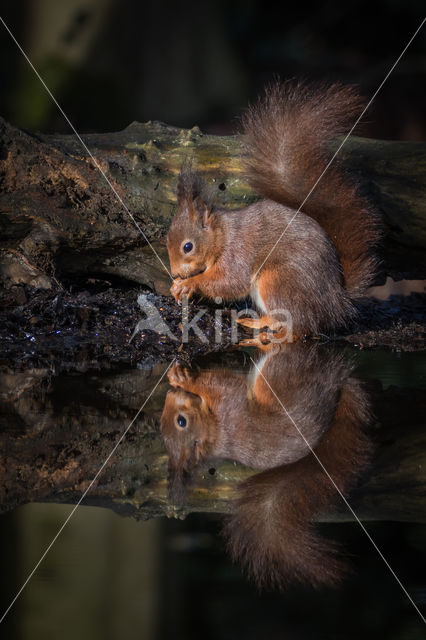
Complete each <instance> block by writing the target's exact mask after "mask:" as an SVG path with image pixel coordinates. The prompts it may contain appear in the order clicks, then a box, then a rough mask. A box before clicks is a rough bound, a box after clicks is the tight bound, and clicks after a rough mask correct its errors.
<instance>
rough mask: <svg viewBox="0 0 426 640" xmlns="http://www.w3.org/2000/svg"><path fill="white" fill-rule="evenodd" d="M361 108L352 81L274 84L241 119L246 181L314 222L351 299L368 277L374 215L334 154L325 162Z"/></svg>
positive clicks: (375, 224) (373, 261)
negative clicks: (332, 252)
mask: <svg viewBox="0 0 426 640" xmlns="http://www.w3.org/2000/svg"><path fill="white" fill-rule="evenodd" d="M362 105H363V103H362V100H361V98H360V97H359V95H358V94H357V92H356V91H355V89H354V88H353V87H351V86H342V85H339V84H332V85H329V86H325V85H315V84H305V83H302V82H287V83H284V84H281V83H276V84H274V85H272V86H271V87H269V88H267V89H266V91H265V95H264V97H263V98H260V99H259V100H258V102H257V103H256V104H254V105H253V106H251V107H249V109H248V110H247V112H246V114H245V116H244V117H243V120H242V123H243V134H244V142H245V150H246V155H245V167H246V171H247V175H248V180H249V182H250V184H251V186H252V187H253V188H254V189H255V190H256V191H257V192H258V193H259V194H260V195H261V196H263V197H264V198H268V199H270V200H274V201H276V202H279V203H281V204H284V205H286V206H289V207H292V208H293V209H295V210H296V211H298V210H299V208H300V210H301V211H303V212H304V213H306V214H307V215H309V216H310V217H312V218H314V219H315V220H316V221H317V222H318V223H319V224H320V225H321V227H322V228H323V229H324V230H325V231H326V232H327V234H328V235H329V237H330V239H331V240H332V242H333V244H334V245H335V247H336V249H337V252H338V255H339V258H340V261H341V264H342V268H343V272H344V278H345V286H346V289H347V290H348V292H349V293H350V295H351V297H353V298H356V297H357V296H360V295H362V294H363V293H364V292H365V289H366V287H367V286H368V285H369V284H371V282H372V279H373V277H374V275H375V270H376V258H375V256H374V246H375V245H376V244H377V240H378V238H379V225H378V214H377V212H376V210H375V208H374V207H373V206H372V205H371V204H370V203H369V202H368V200H367V199H366V198H364V197H362V196H361V194H360V192H359V189H358V186H357V184H356V182H355V181H354V180H353V179H352V178H351V177H349V176H348V175H347V174H346V173H345V172H343V171H342V169H341V167H339V164H338V159H337V158H336V159H333V161H332V162H331V163H330V161H331V159H332V156H333V150H332V144H333V142H334V143H335V142H336V138H338V137H339V136H342V135H344V134H347V133H348V131H349V130H350V128H351V126H353V124H354V122H355V121H356V118H357V117H358V116H359V115H360V113H361V110H362ZM329 163H330V164H329ZM283 231H284V228H283Z"/></svg>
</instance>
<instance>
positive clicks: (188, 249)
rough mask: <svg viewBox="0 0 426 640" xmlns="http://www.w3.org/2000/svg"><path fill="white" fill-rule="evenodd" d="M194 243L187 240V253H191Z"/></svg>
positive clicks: (185, 247) (185, 250) (185, 249)
mask: <svg viewBox="0 0 426 640" xmlns="http://www.w3.org/2000/svg"><path fill="white" fill-rule="evenodd" d="M193 246H194V245H193V244H192V242H187V243H186V244H184V245H183V250H184V252H185V253H189V252H190V251H192V247H193Z"/></svg>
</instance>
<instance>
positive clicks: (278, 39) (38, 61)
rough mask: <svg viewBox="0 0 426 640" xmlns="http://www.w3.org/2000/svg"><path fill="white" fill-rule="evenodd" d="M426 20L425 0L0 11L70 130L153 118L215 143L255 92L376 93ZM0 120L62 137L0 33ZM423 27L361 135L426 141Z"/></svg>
mask: <svg viewBox="0 0 426 640" xmlns="http://www.w3.org/2000/svg"><path fill="white" fill-rule="evenodd" d="M423 14H424V1H423V0H387V1H384V0H382V1H380V0H379V1H377V2H371V1H370V2H367V1H365V0H345V2H309V1H305V2H303V3H302V2H289V1H286V0H283V1H282V2H261V1H260V0H216V1H215V2H203V1H198V2H195V1H193V0H179V2H176V1H175V2H172V1H168V0H142V1H139V2H138V1H135V0H121V1H117V0H27V1H24V0H21V1H18V2H10V0H6V1H4V0H3V2H2V4H1V15H2V17H3V18H4V19H5V21H6V22H7V24H8V26H9V27H10V29H11V30H12V31H13V33H14V34H15V36H16V37H17V39H18V40H19V42H20V43H21V44H22V46H23V47H24V49H25V51H26V52H27V53H28V55H29V57H30V59H31V60H32V61H33V63H34V64H35V66H36V67H37V69H38V70H39V72H40V73H41V75H42V77H43V78H44V79H45V81H46V83H47V84H48V86H49V88H50V89H51V90H52V92H53V94H54V95H55V97H56V98H57V100H58V101H59V103H60V104H61V106H62V107H63V109H64V110H65V112H66V113H67V115H68V116H69V118H70V119H71V121H72V122H73V124H74V125H75V126H76V128H77V129H78V130H79V131H82V132H87V131H109V130H119V129H122V128H124V127H125V126H127V125H128V124H129V123H130V122H132V121H133V120H139V121H146V120H149V119H152V120H162V121H165V122H167V123H169V124H174V125H179V126H184V127H191V126H193V125H195V124H197V125H199V126H200V127H201V128H202V129H204V130H205V131H209V132H214V133H228V132H230V131H233V130H235V128H236V116H237V115H238V114H239V113H240V112H241V110H242V108H244V105H246V104H247V101H248V100H250V99H252V98H254V97H255V96H256V94H257V93H258V92H259V91H260V89H261V87H262V86H263V85H264V83H265V82H267V81H269V80H271V79H272V78H273V77H274V75H276V74H279V75H280V76H281V77H282V78H288V77H300V76H303V77H306V78H315V79H325V80H340V81H342V82H349V83H356V84H358V85H360V87H361V91H362V92H363V93H364V95H365V96H367V97H370V96H372V94H373V93H374V91H375V90H376V89H377V87H378V86H379V84H380V83H381V81H382V80H383V78H384V77H385V75H386V74H387V72H388V71H389V69H390V67H391V66H392V64H393V63H394V62H395V60H396V59H397V57H398V56H399V55H400V53H401V52H402V50H403V49H404V47H405V46H406V44H407V43H408V41H409V39H410V37H411V36H412V35H413V33H414V32H415V30H416V28H417V27H418V26H419V25H420V23H421V20H422V17H423ZM0 56H1V60H2V64H1V72H0V74H1V75H0V86H1V95H2V99H1V108H0V115H2V116H3V117H5V118H6V119H7V120H9V121H11V122H12V123H13V124H16V125H18V126H20V127H23V128H27V129H29V130H41V131H61V132H68V131H69V127H68V125H67V124H66V122H65V121H64V119H63V117H62V116H61V114H60V113H59V112H58V110H57V108H56V107H55V105H54V104H53V103H52V100H51V99H50V97H49V96H48V95H47V93H46V92H45V90H44V89H43V87H42V86H41V84H40V82H39V80H38V79H37V78H36V77H35V75H34V72H33V71H32V70H31V69H30V67H29V66H28V64H27V62H26V61H25V60H24V58H23V56H22V54H21V53H20V52H19V51H18V49H17V47H16V45H15V44H14V43H13V42H12V40H11V38H10V36H9V35H8V34H7V33H6V31H5V29H4V27H3V26H2V25H0ZM425 71H426V29H423V30H422V31H421V32H420V33H419V34H418V35H417V37H416V39H415V40H414V42H413V43H412V45H411V46H410V47H409V49H408V51H407V52H406V54H405V55H404V57H403V59H402V60H401V62H400V63H399V64H398V66H397V68H396V69H395V71H394V72H393V73H392V75H391V76H390V78H389V80H388V81H387V83H386V84H385V86H384V87H383V89H382V91H381V92H380V95H379V96H378V97H377V99H376V100H375V102H374V105H373V107H372V108H371V109H370V110H369V112H368V113H367V115H366V117H365V120H366V126H365V127H364V129H363V132H364V133H367V134H368V135H372V136H374V137H377V138H389V139H403V140H424V139H425V138H426V120H425V113H426V91H425Z"/></svg>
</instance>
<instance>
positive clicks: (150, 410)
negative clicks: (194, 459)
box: [0, 354, 426, 522]
mask: <svg viewBox="0 0 426 640" xmlns="http://www.w3.org/2000/svg"><path fill="white" fill-rule="evenodd" d="M367 356H368V354H367ZM232 358H234V360H235V361H234V360H232V359H230V356H228V365H229V366H233V367H236V366H237V367H238V366H240V364H241V357H240V358H239V359H238V358H237V356H236V355H235V356H232ZM386 361H387V360H386ZM410 362H413V360H412V358H410ZM422 362H423V361H419V366H423V365H422V364H421V363H422ZM363 367H364V369H365V370H366V371H369V372H370V373H371V378H370V381H369V382H368V387H367V388H368V390H369V394H370V397H371V400H372V405H373V407H374V413H375V416H376V419H375V423H374V424H373V425H372V426H371V428H370V431H369V435H370V436H371V439H372V441H373V442H374V444H375V454H374V457H373V461H372V464H371V466H370V468H369V469H368V470H367V472H366V473H364V475H363V476H362V477H361V478H360V481H359V483H358V488H357V489H356V490H355V491H354V492H353V493H352V494H351V495H350V498H349V501H350V504H351V506H352V507H353V508H354V510H355V512H356V513H357V515H358V516H359V517H360V518H362V519H365V520H368V519H374V520H401V521H403V520H406V521H415V522H426V511H425V495H426V459H425V452H426V434H425V431H424V428H423V426H422V424H421V422H422V420H421V418H422V416H424V415H425V410H426V407H425V395H424V390H422V389H420V388H419V389H416V388H403V387H396V386H392V387H389V388H388V389H386V390H383V389H382V385H381V383H380V382H379V381H378V380H376V379H375V375H374V373H373V371H372V368H371V362H370V357H369V356H368V357H366V358H365V360H364V364H363ZM164 370H165V365H157V366H154V368H152V369H145V370H144V369H121V370H120V369H118V370H117V369H115V370H114V369H111V370H110V371H106V370H103V371H93V370H91V371H87V372H86V373H85V374H84V375H80V376H76V375H75V372H71V373H66V372H64V373H62V374H61V375H59V376H56V377H55V376H52V374H51V372H50V371H48V370H42V369H38V370H36V369H32V370H28V371H21V372H12V371H11V372H9V373H7V372H5V373H4V374H3V375H2V376H1V386H2V389H3V392H2V399H3V408H2V414H1V422H2V425H1V429H0V444H1V446H0V451H1V454H0V504H1V505H2V506H1V510H2V511H7V510H10V509H13V508H15V507H16V506H18V505H20V504H23V503H26V502H69V503H73V504H75V503H76V502H78V500H79V499H80V497H81V494H82V493H83V492H84V491H85V490H86V489H87V488H88V487H89V485H90V483H91V481H92V479H93V478H94V476H95V474H96V473H97V471H98V470H99V469H100V467H101V466H102V464H103V462H104V460H105V459H106V458H107V456H108V454H109V453H110V452H111V451H112V449H113V447H114V445H115V444H116V443H117V441H118V440H119V438H120V436H121V435H122V434H123V432H124V430H125V428H126V426H127V425H129V424H130V422H131V421H132V420H133V418H134V417H135V415H136V413H137V412H138V410H139V409H140V407H141V406H142V405H143V404H144V402H145V401H146V399H147V396H148V394H149V393H150V392H151V391H152V389H153V387H154V385H155V384H156V383H157V382H159V381H160V378H161V375H162V374H163V373H164ZM167 388H168V383H167V378H166V377H164V378H163V379H162V380H161V381H160V383H159V384H158V386H157V387H156V389H155V392H154V394H153V395H152V397H150V399H149V402H148V403H146V405H145V406H144V409H143V411H142V412H141V414H140V415H139V416H138V418H137V420H136V421H135V423H134V424H133V426H132V427H131V429H130V430H129V431H128V433H127V435H126V437H125V438H124V440H123V441H122V443H121V444H120V445H119V447H118V448H117V450H116V451H115V453H114V455H113V456H112V457H111V459H110V461H109V462H108V464H107V466H106V467H105V468H104V469H103V471H102V473H101V475H100V476H99V478H98V480H97V481H96V483H95V484H94V486H93V487H91V489H90V492H89V493H88V496H87V498H86V499H85V502H84V504H97V505H100V506H104V507H107V508H110V509H113V510H115V511H117V512H119V513H122V514H124V515H130V516H132V517H135V518H140V519H148V518H152V517H156V516H161V515H169V516H170V515H173V516H176V517H184V516H185V515H187V514H189V513H191V512H197V511H198V512H201V511H203V512H211V513H226V512H228V511H229V509H230V508H231V504H232V499H233V498H234V497H235V495H236V490H237V487H238V484H239V483H240V482H241V481H242V480H244V479H245V478H247V477H248V476H249V475H251V474H253V473H255V472H254V471H253V470H252V469H248V468H246V467H243V466H242V465H240V464H236V463H234V462H232V461H226V460H208V461H206V462H205V463H203V464H202V465H201V466H200V467H199V468H198V470H197V471H196V472H195V473H194V476H193V478H192V481H191V483H190V486H189V489H188V493H187V498H186V502H185V504H184V506H182V507H179V508H176V507H173V506H171V505H170V504H169V502H168V498H167V462H168V459H167V454H166V451H165V447H164V444H163V441H162V437H161V434H160V427H159V421H160V416H161V412H162V408H163V403H164V398H165V393H166V390H167ZM318 518H319V519H321V520H327V521H341V520H350V519H351V518H352V516H351V514H350V513H349V512H348V510H347V508H346V507H345V505H344V504H343V502H342V501H341V500H340V499H339V497H338V496H337V495H336V502H335V505H334V507H333V509H332V510H331V511H329V512H327V513H321V514H318Z"/></svg>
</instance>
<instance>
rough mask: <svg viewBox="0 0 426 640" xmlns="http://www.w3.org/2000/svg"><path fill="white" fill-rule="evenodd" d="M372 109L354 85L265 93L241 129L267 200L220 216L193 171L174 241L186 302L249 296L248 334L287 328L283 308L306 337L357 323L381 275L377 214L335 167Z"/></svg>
mask: <svg viewBox="0 0 426 640" xmlns="http://www.w3.org/2000/svg"><path fill="white" fill-rule="evenodd" d="M361 109H362V100H361V99H360V97H359V96H358V94H357V92H356V91H355V89H354V88H353V87H350V86H342V85H339V84H332V85H330V86H325V85H310V84H304V83H302V82H296V83H294V82H287V83H284V84H280V83H276V84H275V85H273V86H271V87H270V88H268V89H266V92H265V95H264V97H263V98H260V99H259V100H258V102H257V103H256V104H254V105H253V106H251V107H250V108H249V109H248V111H247V113H246V114H245V116H244V117H243V120H242V123H243V131H242V133H243V137H242V140H243V145H244V148H245V155H244V157H243V163H244V166H245V170H246V174H247V178H248V182H249V184H250V185H251V186H252V187H253V188H254V190H255V191H256V192H257V193H258V194H259V195H260V196H261V197H262V198H263V199H262V200H259V201H257V202H255V203H254V204H251V205H249V206H248V207H245V208H243V209H239V210H232V211H231V210H223V209H218V208H216V207H215V206H214V204H213V202H212V199H211V196H210V195H209V192H208V189H207V188H206V185H205V184H204V183H203V180H202V178H201V176H200V175H199V174H197V172H195V171H193V170H192V168H191V167H189V166H184V167H183V168H182V171H181V173H180V175H179V179H178V185H177V201H178V208H177V212H176V214H175V216H174V218H173V220H172V223H171V226H170V229H169V232H168V236H167V247H168V253H169V259H170V266H171V272H172V277H173V279H174V281H173V284H172V286H171V289H170V291H171V293H172V295H173V296H174V297H175V299H176V300H177V301H178V302H180V301H181V300H182V298H183V297H184V296H185V295H187V296H188V297H189V296H191V295H192V294H194V293H197V294H201V295H203V296H206V297H208V298H215V297H217V296H219V297H221V298H223V299H224V300H233V299H241V298H245V297H246V296H248V295H250V296H251V297H252V299H253V302H254V303H255V305H256V307H257V308H258V310H259V311H260V312H261V314H262V316H261V317H260V318H259V319H253V318H251V319H250V318H247V319H242V323H243V324H245V325H246V326H250V327H256V328H262V327H273V328H274V329H277V323H278V325H279V320H278V321H277V318H276V317H275V318H274V312H276V311H277V310H282V309H284V310H286V311H287V312H290V314H291V317H292V324H293V331H294V333H295V335H303V334H312V333H317V332H318V331H319V330H320V329H332V328H335V327H337V326H341V325H344V324H345V322H347V321H348V319H350V318H351V317H353V316H354V315H355V307H354V304H353V302H354V300H356V299H357V298H358V297H360V296H362V295H363V294H364V293H365V291H366V288H367V287H368V285H369V284H370V283H371V282H372V279H373V278H374V275H375V268H376V258H375V255H374V247H375V245H376V243H377V240H378V237H379V224H378V214H377V212H376V210H375V208H374V207H373V206H372V204H371V203H369V201H368V200H367V199H366V198H365V197H363V196H362V195H361V194H360V192H359V188H358V185H357V184H356V182H355V180H354V179H353V178H351V177H349V176H348V175H347V173H346V171H344V170H342V168H341V167H340V166H339V163H338V160H337V159H336V160H333V162H332V164H331V165H330V166H329V167H328V168H327V169H326V166H327V163H328V162H329V160H330V159H331V157H332V148H331V147H332V143H333V142H334V141H335V139H336V137H338V136H341V135H343V134H345V133H347V132H348V130H349V129H350V127H351V126H352V125H353V123H354V121H355V120H356V118H357V116H359V114H360V113H361ZM325 169H326V171H325V173H324V175H322V173H323V172H324V170H325ZM319 178H320V180H319V182H318V184H317V185H316V186H315V188H314V190H313V192H312V193H311V194H310V195H309V197H307V196H308V194H309V192H310V190H311V189H312V187H314V184H315V183H316V181H317V180H318V179H319ZM305 198H307V199H306V202H305ZM302 204H303V207H302V210H301V211H299V212H298V213H297V215H295V214H296V212H297V211H298V209H299V207H300V206H301V205H302ZM283 232H284V233H283ZM282 234H283V235H282ZM277 240H279V241H278V244H277V245H276V246H275V243H276V242H277Z"/></svg>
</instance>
